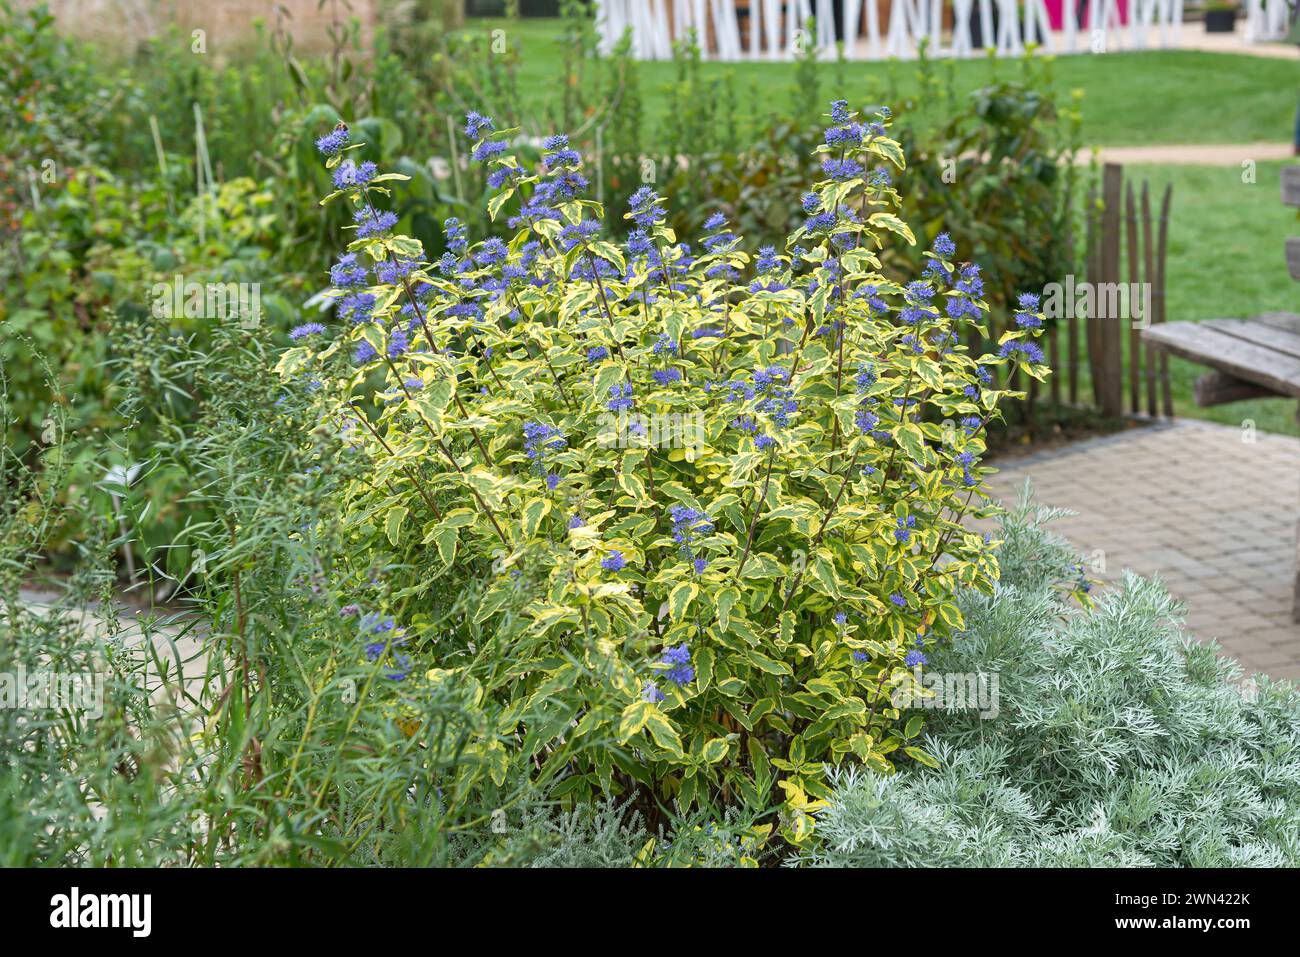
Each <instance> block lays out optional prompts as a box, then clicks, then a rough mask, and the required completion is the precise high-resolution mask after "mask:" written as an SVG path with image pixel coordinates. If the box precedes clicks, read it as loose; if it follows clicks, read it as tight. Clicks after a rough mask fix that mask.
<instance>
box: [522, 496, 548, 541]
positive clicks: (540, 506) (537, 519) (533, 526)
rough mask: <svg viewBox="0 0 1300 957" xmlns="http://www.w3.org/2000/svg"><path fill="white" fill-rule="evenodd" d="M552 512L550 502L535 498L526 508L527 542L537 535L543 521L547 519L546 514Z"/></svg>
mask: <svg viewBox="0 0 1300 957" xmlns="http://www.w3.org/2000/svg"><path fill="white" fill-rule="evenodd" d="M550 510H551V503H550V500H549V499H544V498H535V499H533V500H532V501H530V502H529V503H528V504H527V505H525V506H524V520H523V530H524V539H525V540H528V539H530V538H532V537H533V536H534V535H536V534H537V529H538V527H539V526H540V525H541V524H542V519H543V518H545V517H546V513H547V512H549V511H550Z"/></svg>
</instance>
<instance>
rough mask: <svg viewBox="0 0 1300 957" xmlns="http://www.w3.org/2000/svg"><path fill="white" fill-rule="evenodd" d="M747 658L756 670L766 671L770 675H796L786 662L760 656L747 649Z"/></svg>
mask: <svg viewBox="0 0 1300 957" xmlns="http://www.w3.org/2000/svg"><path fill="white" fill-rule="evenodd" d="M745 657H746V658H748V659H749V661H750V663H751V664H753V666H754V667H755V668H757V669H758V670H759V671H766V672H767V673H768V674H769V675H788V674H793V673H794V672H793V671H791V670H790V666H789V665H787V664H786V663H785V662H784V661H775V660H773V659H771V658H769V657H767V655H762V654H759V653H758V652H757V651H754V650H753V649H746V651H745Z"/></svg>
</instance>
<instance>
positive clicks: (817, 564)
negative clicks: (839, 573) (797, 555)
mask: <svg viewBox="0 0 1300 957" xmlns="http://www.w3.org/2000/svg"><path fill="white" fill-rule="evenodd" d="M812 573H813V578H814V579H815V580H816V581H818V582H820V583H821V585H822V587H823V588H825V589H826V594H828V595H830V596H831V597H832V598H838V597H839V596H840V583H839V580H838V579H837V578H836V576H835V566H834V565H833V564H832V563H831V560H830V558H829V557H828V556H827V555H825V554H824V553H822V552H818V553H817V557H816V558H814V559H813V563H812Z"/></svg>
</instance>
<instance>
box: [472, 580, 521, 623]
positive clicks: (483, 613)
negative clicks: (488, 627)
mask: <svg viewBox="0 0 1300 957" xmlns="http://www.w3.org/2000/svg"><path fill="white" fill-rule="evenodd" d="M513 593H514V588H513V585H512V583H511V582H510V581H509V580H506V581H500V582H497V583H496V584H495V585H493V586H492V587H491V588H489V589H488V593H487V594H486V595H484V596H483V600H482V601H481V602H479V605H478V611H476V612H475V613H474V623H475V624H478V623H479V622H482V621H486V620H487V619H488V618H490V617H491V616H492V615H494V614H496V613H497V612H498V611H500V610H501V609H502V608H504V607H505V606H506V603H507V602H508V601H510V596H511V595H512V594H513Z"/></svg>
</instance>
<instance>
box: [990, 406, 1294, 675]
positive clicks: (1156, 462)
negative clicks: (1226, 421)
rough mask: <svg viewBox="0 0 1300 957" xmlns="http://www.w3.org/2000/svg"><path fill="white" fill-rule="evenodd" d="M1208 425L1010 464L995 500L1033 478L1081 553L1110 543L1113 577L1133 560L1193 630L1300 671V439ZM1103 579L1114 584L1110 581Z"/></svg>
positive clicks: (1248, 657) (1272, 667) (1149, 431)
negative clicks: (1299, 569) (1068, 512)
mask: <svg viewBox="0 0 1300 957" xmlns="http://www.w3.org/2000/svg"><path fill="white" fill-rule="evenodd" d="M1242 437H1243V433H1242V430H1241V429H1240V428H1238V427H1235V426H1224V425H1218V424H1215V423H1209V422H1198V421H1192V420H1189V421H1185V422H1178V423H1176V424H1174V425H1172V426H1168V427H1159V428H1146V429H1134V430H1132V431H1130V432H1127V433H1124V434H1123V435H1119V436H1111V437H1106V438H1103V439H1095V440H1091V441H1088V442H1082V443H1078V444H1076V445H1072V446H1068V447H1066V448H1064V449H1061V450H1059V451H1055V452H1051V453H1044V454H1042V455H1035V456H1030V457H1028V458H1026V459H1023V460H1009V461H1007V462H1005V463H1003V464H1002V465H1001V466H1000V468H1001V469H1002V471H1001V472H1000V473H999V474H998V475H996V476H995V477H994V479H993V487H994V492H995V495H996V496H1000V497H1002V498H1003V499H1004V500H1014V499H1015V498H1016V497H1018V494H1019V491H1020V488H1021V487H1022V486H1023V484H1024V482H1025V479H1026V478H1030V479H1032V480H1033V483H1034V496H1035V498H1036V499H1037V500H1038V501H1039V502H1042V503H1044V504H1049V505H1053V506H1057V507H1061V508H1069V509H1073V510H1074V511H1076V512H1078V513H1079V514H1078V515H1077V516H1076V517H1072V518H1068V519H1064V520H1061V521H1059V522H1056V523H1054V527H1055V528H1056V530H1057V531H1058V532H1059V533H1060V534H1062V535H1064V536H1065V537H1066V538H1068V539H1069V540H1070V541H1072V542H1073V543H1074V544H1075V545H1076V547H1078V548H1079V549H1080V551H1081V552H1083V553H1085V554H1090V553H1092V552H1093V551H1096V550H1100V551H1101V552H1102V553H1103V555H1104V559H1105V563H1106V567H1105V571H1104V572H1101V573H1094V577H1100V578H1102V579H1104V580H1114V579H1115V578H1117V577H1118V576H1119V574H1120V573H1121V571H1122V570H1123V569H1125V568H1131V569H1132V570H1133V571H1135V572H1137V573H1139V574H1142V575H1146V576H1151V575H1159V576H1160V577H1161V578H1162V579H1163V580H1164V581H1165V583H1166V586H1167V587H1168V588H1169V590H1170V592H1171V593H1172V594H1173V595H1175V596H1176V597H1177V598H1179V599H1180V600H1182V601H1183V602H1184V603H1185V604H1186V606H1187V623H1188V627H1189V628H1190V629H1192V630H1193V631H1194V633H1195V634H1196V635H1197V636H1198V637H1200V638H1202V639H1209V638H1217V639H1218V640H1219V642H1220V644H1221V645H1222V647H1223V650H1224V651H1225V653H1227V654H1230V655H1232V656H1234V657H1237V658H1238V659H1239V660H1240V661H1241V662H1242V664H1243V666H1244V667H1246V668H1247V670H1264V671H1266V672H1267V673H1269V674H1270V675H1272V676H1274V677H1277V678H1293V679H1294V678H1300V625H1297V624H1295V623H1293V622H1292V621H1291V590H1292V582H1293V577H1294V573H1295V570H1294V568H1293V562H1294V561H1295V550H1296V549H1295V543H1296V532H1297V518H1298V517H1300V440H1296V439H1294V438H1291V437H1289V436H1277V435H1268V434H1264V433H1256V434H1255V441H1253V442H1243V441H1242ZM1103 587H1104V586H1103Z"/></svg>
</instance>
